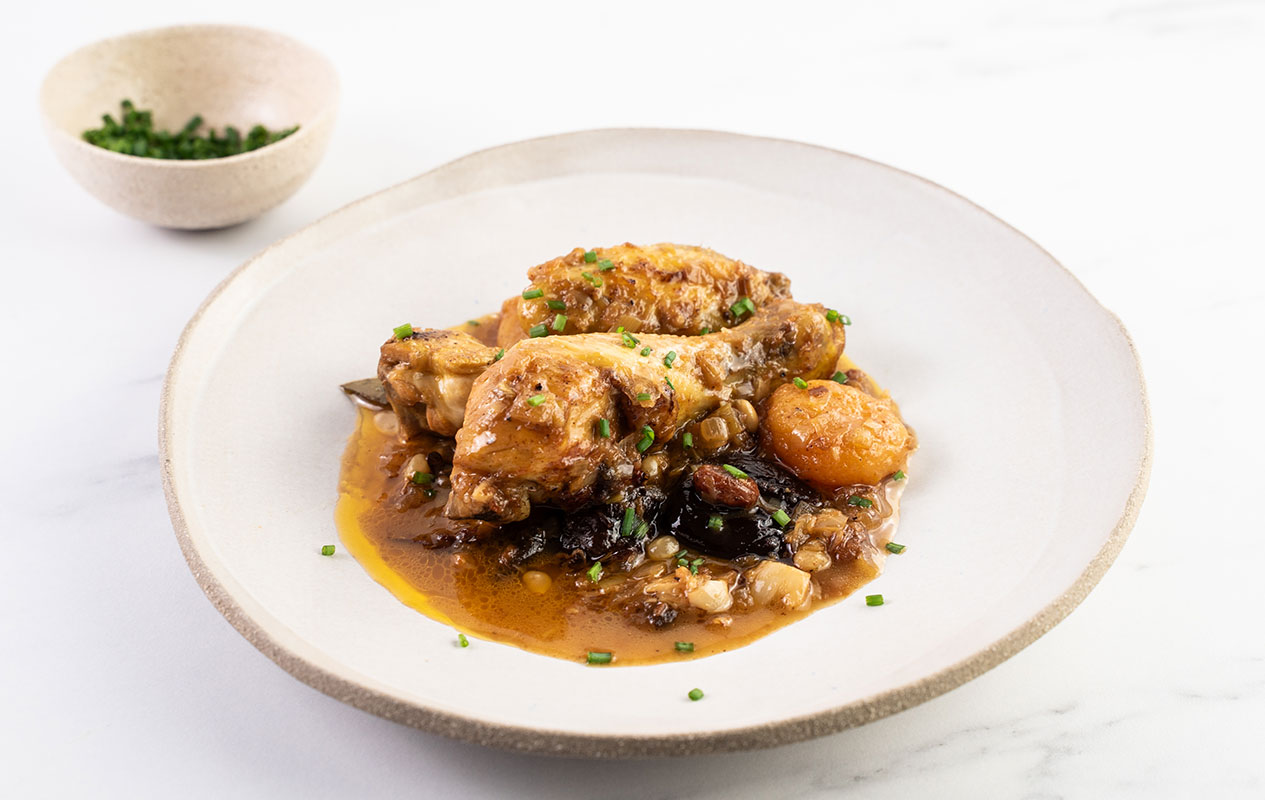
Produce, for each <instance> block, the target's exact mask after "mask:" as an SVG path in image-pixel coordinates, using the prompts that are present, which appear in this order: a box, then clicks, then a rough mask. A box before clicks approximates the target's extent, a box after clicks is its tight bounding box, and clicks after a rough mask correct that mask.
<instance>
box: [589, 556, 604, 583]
mask: <svg viewBox="0 0 1265 800" xmlns="http://www.w3.org/2000/svg"><path fill="white" fill-rule="evenodd" d="M586 574H587V575H588V576H589V580H591V581H593V582H594V583H597V582H598V581H600V580H601V579H602V562H601V561H594V562H593V566H591V567H589V569H588V572H587V573H586Z"/></svg>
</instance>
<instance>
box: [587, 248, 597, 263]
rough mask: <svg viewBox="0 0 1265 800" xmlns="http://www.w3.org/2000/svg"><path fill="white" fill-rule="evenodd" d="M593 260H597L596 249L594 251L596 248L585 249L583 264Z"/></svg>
mask: <svg viewBox="0 0 1265 800" xmlns="http://www.w3.org/2000/svg"><path fill="white" fill-rule="evenodd" d="M594 261H597V251H596V250H586V251H585V252H584V263H585V264H592V263H593V262H594Z"/></svg>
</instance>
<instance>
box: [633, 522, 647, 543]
mask: <svg viewBox="0 0 1265 800" xmlns="http://www.w3.org/2000/svg"><path fill="white" fill-rule="evenodd" d="M649 532H650V523H649V522H644V521H643V522H642V523H641V524H640V525H638V526H637V530H635V531H633V538H634V539H644V538H646V534H647V533H649Z"/></svg>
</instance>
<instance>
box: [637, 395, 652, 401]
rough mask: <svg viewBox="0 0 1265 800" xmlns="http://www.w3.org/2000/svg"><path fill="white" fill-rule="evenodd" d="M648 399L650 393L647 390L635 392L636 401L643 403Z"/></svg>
mask: <svg viewBox="0 0 1265 800" xmlns="http://www.w3.org/2000/svg"><path fill="white" fill-rule="evenodd" d="M649 399H650V393H649V392H637V402H638V403H644V402H646V401H647V400H649Z"/></svg>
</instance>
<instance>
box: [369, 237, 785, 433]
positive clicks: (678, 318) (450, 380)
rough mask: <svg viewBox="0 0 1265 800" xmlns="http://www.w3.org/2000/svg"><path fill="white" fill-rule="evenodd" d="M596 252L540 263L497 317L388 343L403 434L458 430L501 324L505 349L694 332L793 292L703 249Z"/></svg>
mask: <svg viewBox="0 0 1265 800" xmlns="http://www.w3.org/2000/svg"><path fill="white" fill-rule="evenodd" d="M590 252H592V253H593V254H594V255H593V261H591V262H590V261H586V260H585V251H584V250H580V249H576V250H574V251H572V252H571V253H570V254H568V255H566V256H563V257H561V258H555V259H554V260H552V261H548V262H545V263H544V264H540V265H538V266H535V267H532V268H531V270H529V271H528V277H529V278H531V280H532V288H530V289H528V290H527V291H526V292H524V293H523V295H524V296H516V297H512V298H510V299H509V300H506V301H505V304H504V307H503V309H502V313H501V314H500V315H499V317H498V315H494V314H493V315H488V316H487V317H484V318H483V319H482V320H480V321H472V322H467V323H464V324H461V325H456V326H453V327H452V328H450V329H444V330H433V329H427V330H416V331H413V333H412V334H411V335H409V336H408V337H405V338H404V339H392V340H390V341H388V342H387V343H386V344H384V345H383V346H382V356H381V359H380V361H379V362H378V377H379V378H380V379H381V380H382V382H383V384H384V385H385V387H386V391H387V397H388V399H389V400H390V401H391V407H392V408H393V409H394V410H395V413H396V415H398V416H399V418H400V434H401V436H402V437H403V438H404V439H406V440H407V439H411V438H414V437H416V436H417V435H419V434H421V433H427V432H429V433H436V434H439V435H441V436H452V435H453V434H455V433H456V432H457V430H458V429H459V428H460V427H461V425H462V421H463V419H464V415H465V407H466V400H467V398H468V397H469V394H470V387H471V385H472V383H473V381H474V378H475V377H477V376H478V375H479V374H480V373H482V371H483V370H484V369H486V368H487V366H488V365H490V364H491V363H492V362H493V360H494V359H495V358H496V356H497V353H498V352H499V350H500V348H499V347H489V346H488V344H487V343H488V342H490V340H491V338H492V337H491V331H492V330H493V329H495V330H496V331H497V334H496V338H497V339H498V340H499V344H500V346H501V347H505V348H508V347H512V346H513V345H514V343H516V342H518V341H520V340H523V339H527V338H530V337H531V334H532V332H533V331H532V329H533V327H535V328H536V331H535V333H536V334H537V335H540V336H543V335H544V334H546V333H548V334H558V333H567V334H571V333H592V332H600V331H614V330H616V329H617V328H619V327H623V328H624V329H625V330H627V331H629V332H631V333H634V334H635V333H639V332H641V331H647V332H651V333H666V334H696V333H700V332H703V331H705V330H712V331H717V330H721V329H722V328H726V327H730V326H732V325H734V324H736V323H738V322H740V321H741V320H743V319H747V318H748V316H749V315H750V313H751V311H752V310H754V309H755V308H757V307H759V306H762V305H764V304H766V303H767V302H769V301H770V300H772V299H774V298H781V297H790V280H788V279H787V277H786V276H785V275H782V274H781V273H777V272H761V271H760V270H758V269H755V268H754V267H750V266H748V265H746V264H744V263H742V262H741V261H734V260H733V259H730V258H725V257H724V256H722V255H721V254H719V253H717V252H715V251H713V250H707V249H705V248H702V247H688V246H685V245H675V244H655V245H649V246H647V247H636V246H634V245H631V244H623V245H619V246H616V247H607V248H599V249H598V250H595V251H590ZM585 276H588V277H585ZM560 319H561V320H562V322H561V324H560V325H559V323H558V321H559V320H560ZM476 322H477V323H478V324H476ZM471 326H474V327H471Z"/></svg>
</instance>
